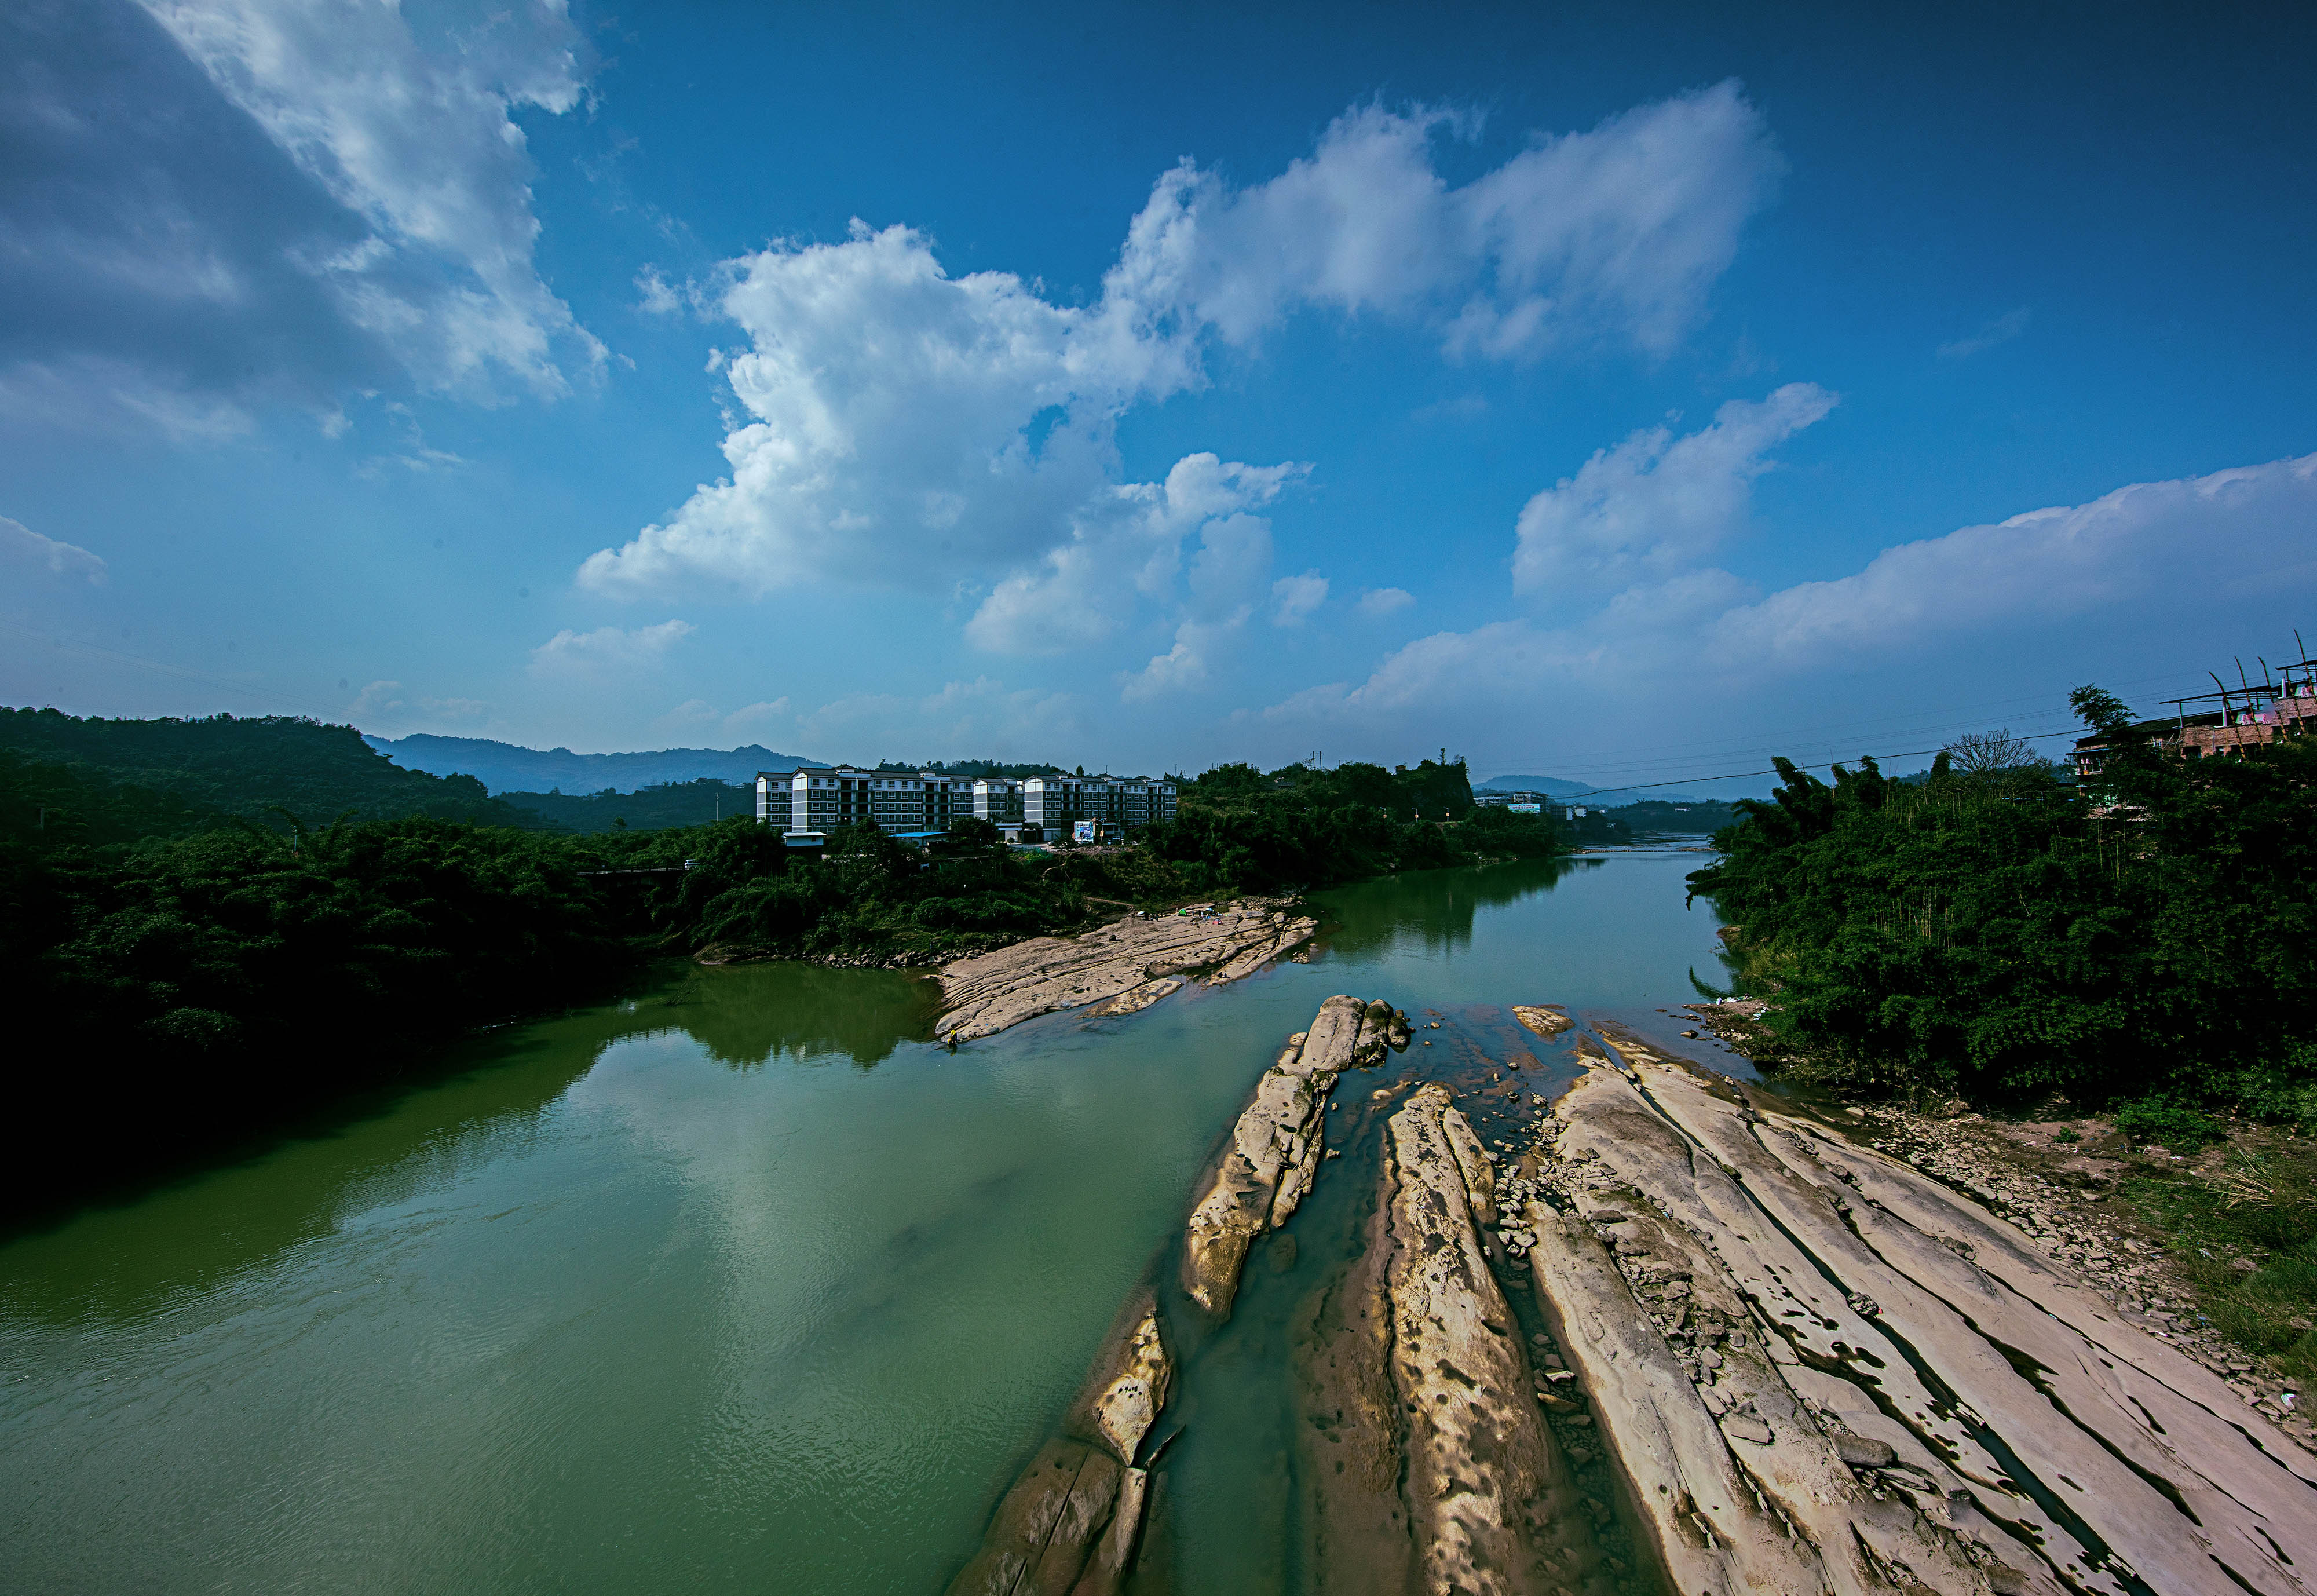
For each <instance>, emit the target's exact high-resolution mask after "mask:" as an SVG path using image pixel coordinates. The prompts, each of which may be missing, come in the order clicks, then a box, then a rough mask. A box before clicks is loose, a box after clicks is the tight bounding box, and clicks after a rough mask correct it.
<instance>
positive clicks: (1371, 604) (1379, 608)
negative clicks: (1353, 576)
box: [1353, 587, 1416, 621]
mask: <svg viewBox="0 0 2317 1596" xmlns="http://www.w3.org/2000/svg"><path fill="white" fill-rule="evenodd" d="M1415 602H1416V595H1415V594H1413V593H1410V592H1409V590H1408V589H1407V588H1405V587H1371V588H1369V589H1368V590H1367V591H1366V592H1365V593H1363V594H1361V595H1360V601H1359V603H1358V604H1356V605H1354V606H1353V607H1354V608H1355V609H1356V610H1358V611H1359V612H1360V614H1363V615H1365V616H1366V617H1367V618H1368V619H1369V620H1371V621H1381V620H1382V619H1383V617H1385V616H1386V615H1389V614H1395V613H1397V612H1398V611H1400V610H1404V609H1406V608H1407V607H1408V606H1409V605H1412V604H1414V603H1415Z"/></svg>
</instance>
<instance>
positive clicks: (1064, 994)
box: [934, 901, 1319, 1042]
mask: <svg viewBox="0 0 2317 1596" xmlns="http://www.w3.org/2000/svg"><path fill="white" fill-rule="evenodd" d="M1318 928H1319V922H1318V921H1316V920H1313V919H1306V918H1303V917H1300V916H1293V915H1290V914H1288V913H1287V912H1286V911H1285V910H1283V909H1280V908H1277V907H1275V905H1273V904H1271V903H1269V902H1267V901H1242V902H1239V903H1236V904H1233V905H1231V906H1230V907H1229V908H1226V909H1222V910H1217V911H1216V912H1215V913H1213V914H1211V915H1199V916H1176V915H1137V916H1132V917H1130V918H1128V919H1123V920H1118V921H1115V922H1114V923H1112V924H1110V925H1107V926H1104V927H1101V928H1097V929H1096V930H1092V931H1088V932H1087V933H1086V934H1085V935H1084V936H1082V937H1033V938H1032V939H1030V940H1029V941H1027V942H1017V943H1015V944H1014V945H1013V946H1010V947H1002V948H999V949H998V950H997V951H996V952H994V953H986V954H981V955H977V956H976V957H973V958H970V959H960V960H958V961H956V962H955V963H953V964H946V965H944V966H943V968H942V971H941V974H940V977H939V979H940V981H941V987H942V1002H943V1006H944V1009H946V1010H947V1012H945V1013H944V1015H943V1016H942V1018H940V1019H939V1020H938V1021H936V1022H935V1026H934V1035H935V1037H936V1038H937V1039H939V1040H942V1041H951V1042H971V1041H973V1040H975V1039H976V1038H978V1037H982V1036H995V1035H997V1033H998V1032H999V1031H1002V1030H1005V1029H1006V1027H1009V1026H1016V1025H1019V1024H1021V1023H1022V1022H1023V1021H1024V1020H1025V1019H1033V1018H1036V1017H1037V1016H1039V1015H1041V1014H1051V1013H1052V1012H1054V1011H1055V1010H1056V1009H1078V1008H1083V1007H1086V1006H1087V1005H1088V1004H1102V1005H1104V1006H1105V1007H1104V1009H1103V1010H1102V1012H1105V1013H1113V1014H1131V1013H1132V1012H1134V1011H1135V1010H1136V1009H1144V1008H1148V1007H1149V1006H1150V1004H1152V1003H1155V1002H1157V1001H1158V1000H1159V999H1160V998H1162V997H1164V996H1166V995H1167V992H1170V991H1174V990H1175V988H1176V986H1178V985H1180V984H1181V983H1180V982H1174V983H1173V984H1171V985H1170V984H1165V983H1167V982H1168V981H1169V980H1170V979H1171V978H1174V977H1177V976H1183V975H1187V974H1191V973H1197V972H1201V971H1204V972H1207V976H1206V979H1207V981H1208V982H1209V983H1210V984H1221V983H1223V982H1231V981H1238V980H1240V979H1241V978H1243V977H1245V976H1248V975H1252V974H1253V973H1255V972H1257V970H1260V969H1261V968H1263V967H1264V966H1265V965H1266V964H1269V963H1271V962H1272V961H1273V960H1275V959H1276V958H1278V957H1279V956H1280V955H1283V954H1285V953H1288V952H1291V951H1292V950H1293V949H1294V948H1295V947H1297V946H1301V945H1302V944H1303V943H1305V942H1308V941H1310V940H1311V934H1312V933H1313V932H1314V931H1316V930H1317V929H1318Z"/></svg>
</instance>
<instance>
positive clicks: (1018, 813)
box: [973, 776, 1022, 826]
mask: <svg viewBox="0 0 2317 1596" xmlns="http://www.w3.org/2000/svg"><path fill="white" fill-rule="evenodd" d="M973 813H974V818H975V819H977V820H988V821H989V823H990V824H991V825H993V826H1015V825H1019V824H1021V822H1022V784H1021V783H1020V782H1018V781H1013V780H1009V779H1007V778H1006V777H1004V776H984V777H982V778H981V779H980V781H977V782H975V783H974V784H973Z"/></svg>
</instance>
